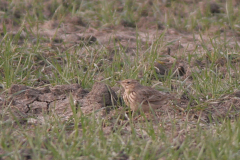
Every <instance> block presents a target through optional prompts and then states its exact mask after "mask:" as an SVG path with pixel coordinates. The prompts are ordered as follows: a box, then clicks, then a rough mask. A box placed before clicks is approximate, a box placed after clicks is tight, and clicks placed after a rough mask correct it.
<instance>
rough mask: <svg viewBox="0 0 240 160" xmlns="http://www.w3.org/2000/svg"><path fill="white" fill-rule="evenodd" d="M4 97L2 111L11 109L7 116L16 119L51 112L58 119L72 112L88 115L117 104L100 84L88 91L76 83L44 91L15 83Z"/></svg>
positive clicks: (113, 94) (112, 93)
mask: <svg viewBox="0 0 240 160" xmlns="http://www.w3.org/2000/svg"><path fill="white" fill-rule="evenodd" d="M6 97H9V98H5V97H4V96H3V95H2V96H1V101H0V102H1V103H0V105H1V107H2V108H3V109H2V112H3V111H4V108H7V107H4V106H10V108H9V109H10V113H11V114H10V115H13V116H14V117H15V118H27V117H29V116H34V117H39V116H40V117H42V116H43V114H49V113H50V112H54V113H55V114H56V115H57V116H59V117H61V118H64V119H68V118H69V117H71V116H72V115H73V111H81V113H83V114H90V113H92V112H93V111H96V110H99V109H101V108H104V107H107V106H112V105H115V104H116V102H117V95H116V93H115V92H114V91H113V90H112V89H111V87H109V86H107V85H106V84H104V83H99V82H96V83H95V84H94V85H93V88H92V90H91V91H90V92H89V91H87V90H85V89H83V88H82V87H81V86H80V85H79V84H71V85H57V86H54V87H43V88H31V87H28V86H24V85H18V84H14V85H12V86H11V88H10V89H9V92H8V95H7V96H6Z"/></svg>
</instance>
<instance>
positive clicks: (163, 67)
mask: <svg viewBox="0 0 240 160" xmlns="http://www.w3.org/2000/svg"><path fill="white" fill-rule="evenodd" d="M46 14H48V13H47V11H46ZM49 14H50V13H49ZM15 16H17V13H16V15H15ZM153 22H155V20H154V18H152V17H148V16H145V17H142V18H141V19H140V21H139V22H138V24H137V26H138V32H137V33H136V29H135V28H133V26H131V24H128V23H126V22H121V23H120V24H119V25H117V26H113V25H106V26H103V27H101V28H97V29H96V28H95V27H94V25H95V24H92V25H91V26H89V25H87V24H86V23H85V22H84V21H83V20H82V18H81V17H77V16H76V17H72V16H69V17H67V18H66V19H64V20H63V21H60V20H49V21H44V22H42V23H40V24H39V25H38V26H37V27H34V29H33V30H32V32H33V33H35V34H36V33H37V34H38V35H39V36H41V37H44V38H45V40H46V41H42V43H41V45H42V47H44V46H45V47H50V48H51V49H52V50H59V52H63V51H66V50H69V52H70V53H74V52H75V46H79V45H86V46H91V45H92V44H94V45H95V48H99V49H102V48H104V49H106V50H107V51H108V52H107V53H109V55H107V56H106V58H108V63H111V62H112V60H113V59H114V56H115V54H117V52H114V50H115V49H116V48H119V47H123V48H125V53H126V54H127V55H129V57H130V59H132V60H133V59H134V57H135V56H136V51H137V50H138V48H137V47H139V48H141V49H139V52H140V53H138V54H139V55H140V56H143V55H144V54H145V53H143V52H142V51H145V50H146V49H147V48H146V46H151V45H153V43H154V42H155V41H156V39H158V38H159V37H161V36H162V35H163V36H164V37H163V41H164V44H165V45H162V46H160V47H161V52H159V54H160V55H161V56H162V57H163V58H162V59H161V60H160V62H158V61H157V62H152V63H155V64H154V66H155V69H156V72H157V73H158V74H159V76H163V75H166V74H168V70H170V68H171V67H172V66H173V64H175V67H174V68H173V70H174V75H173V77H175V76H178V77H179V78H180V79H181V80H183V81H185V83H186V84H188V85H189V84H191V83H192V73H193V72H194V73H197V72H201V70H202V69H204V67H206V65H207V64H209V65H212V63H211V57H209V55H208V54H206V48H207V50H209V53H210V54H211V50H213V48H212V47H213V45H212V43H211V38H210V37H211V36H212V35H215V33H216V32H218V33H219V37H218V39H217V40H216V41H215V42H214V43H222V42H221V40H222V41H227V42H228V47H229V48H231V47H232V48H233V47H234V46H235V45H236V43H238V45H240V36H239V35H236V34H235V33H233V32H232V31H231V30H228V29H225V28H210V29H209V30H208V31H207V32H205V34H204V35H199V34H194V35H193V34H192V33H187V32H183V31H178V30H176V29H174V28H165V27H163V26H162V25H161V24H155V23H153ZM5 23H6V26H7V28H8V29H9V30H10V32H9V34H13V35H15V34H16V33H17V31H18V29H19V26H15V25H14V22H12V21H11V19H6V20H5ZM25 25H26V26H25V27H26V29H27V28H28V24H25ZM96 25H97V24H96ZM0 30H1V31H2V30H3V28H0ZM136 37H137V38H136ZM25 38H26V34H25V32H24V30H23V31H22V33H21V35H20V40H19V41H18V42H17V43H18V44H19V45H21V44H23V42H24V40H25ZM28 41H29V43H35V41H36V39H35V37H34V36H32V37H31V36H30V37H28ZM116 42H117V43H116ZM203 42H204V45H203ZM208 42H209V43H208ZM146 43H147V45H146ZM63 44H64V45H63ZM206 44H208V45H206ZM96 46H97V47H96ZM86 52H87V51H86V47H83V48H82V50H79V51H78V53H77V54H79V55H80V57H81V56H82V58H83V59H85V60H87V59H88V58H89V57H88V56H89V55H87V54H86ZM96 54H97V53H96ZM191 54H198V57H201V58H198V59H194V58H193V59H192V60H191V62H192V63H190V64H189V63H188V62H187V58H186V57H187V55H191ZM43 56H44V57H45V58H48V57H51V56H55V55H54V52H52V53H51V52H50V51H47V52H45V53H43ZM229 56H232V59H231V60H232V64H233V65H234V64H236V65H238V63H239V61H240V59H239V57H237V56H236V57H235V56H234V54H232V55H229ZM58 61H59V63H60V64H61V62H62V61H63V59H61V57H59V59H58ZM45 63H46V62H45V61H42V60H41V59H36V66H35V67H39V66H44V65H45ZM139 63H140V64H141V62H139ZM226 63H227V60H226V59H225V58H224V57H219V58H218V60H217V63H215V64H214V65H215V66H216V68H217V69H218V70H220V71H221V72H222V74H223V76H233V77H234V74H236V73H235V72H236V70H233V71H232V72H231V75H230V73H228V72H227V71H226V68H225V66H226ZM97 65H99V66H101V64H97ZM43 72H44V73H45V74H47V75H51V69H49V68H48V69H47V68H46V69H45V70H44V71H43ZM1 74H4V73H1ZM141 76H142V75H141V73H139V77H140V78H141ZM103 78H106V77H96V83H95V84H94V85H93V87H92V89H91V90H86V89H84V88H82V87H81V85H80V84H70V85H56V86H51V85H48V83H49V82H48V81H44V80H41V79H39V80H38V81H37V83H36V84H35V87H29V86H25V85H21V84H13V85H12V86H11V88H10V89H9V90H8V92H7V93H3V94H2V95H0V108H1V112H2V113H3V112H8V114H5V116H4V117H3V119H5V120H7V119H12V120H16V118H17V119H19V120H22V123H23V124H25V123H35V124H36V123H37V124H38V123H40V124H41V123H44V116H47V115H48V114H50V113H52V112H54V113H56V114H57V115H58V116H59V117H61V118H62V119H63V120H67V119H69V118H71V117H72V116H73V112H76V113H79V114H80V115H81V114H84V115H90V114H91V113H93V112H94V113H95V115H96V116H98V117H99V116H100V117H102V118H103V119H106V120H111V119H114V118H115V117H117V115H119V113H121V114H122V115H123V116H122V118H120V119H122V121H126V122H127V120H128V118H129V116H128V115H127V114H128V109H127V108H125V107H123V106H124V103H123V102H122V100H121V90H120V88H119V87H113V88H111V86H109V85H106V84H105V83H103V82H97V81H101V80H102V79H103ZM176 83H177V82H176ZM177 87H178V85H177V84H176V86H174V85H173V86H172V88H173V90H174V89H176V88H177ZM169 96H172V97H175V98H176V99H175V100H173V101H172V102H170V103H169V105H170V106H171V107H172V108H173V111H170V112H169V113H162V112H161V111H159V113H156V116H155V120H156V121H161V120H162V119H165V120H166V119H168V118H169V119H171V118H176V119H177V120H178V121H179V123H181V122H183V121H186V120H192V121H193V122H197V121H201V122H203V123H204V124H207V123H209V122H211V121H212V120H217V119H218V118H221V117H229V118H234V117H235V116H237V115H238V114H239V110H240V91H236V92H235V93H234V94H230V95H224V96H222V97H221V98H219V99H217V100H215V99H210V100H208V99H207V98H204V97H203V98H202V99H201V100H200V101H201V102H206V103H207V107H206V106H204V108H203V107H201V104H200V105H199V104H197V103H196V102H194V101H190V100H189V97H188V93H187V92H185V93H182V94H181V95H176V94H174V93H169ZM209 96H211V95H209ZM233 106H234V107H233ZM123 123H124V122H123ZM103 125H104V127H105V133H106V134H108V133H109V132H110V131H111V129H112V128H111V125H113V123H112V124H103ZM125 127H126V130H128V127H129V126H127V125H125ZM166 128H167V125H166ZM123 134H124V133H123Z"/></svg>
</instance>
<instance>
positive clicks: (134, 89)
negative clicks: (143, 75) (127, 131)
mask: <svg viewBox="0 0 240 160" xmlns="http://www.w3.org/2000/svg"><path fill="white" fill-rule="evenodd" d="M119 83H120V84H121V86H122V87H123V88H124V93H123V100H124V102H125V104H126V105H127V106H128V107H130V109H131V110H132V111H133V112H136V111H139V110H142V111H143V112H145V113H148V112H150V111H154V110H157V109H159V108H163V109H166V106H164V105H166V104H167V103H168V102H169V100H170V97H169V95H167V94H163V93H161V92H159V91H158V90H156V89H153V88H151V87H148V86H143V85H141V84H140V83H139V82H138V81H137V80H135V79H125V80H122V81H119Z"/></svg>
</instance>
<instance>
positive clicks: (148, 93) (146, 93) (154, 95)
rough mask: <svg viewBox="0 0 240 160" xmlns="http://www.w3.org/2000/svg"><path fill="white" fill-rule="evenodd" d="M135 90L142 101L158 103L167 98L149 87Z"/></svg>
mask: <svg viewBox="0 0 240 160" xmlns="http://www.w3.org/2000/svg"><path fill="white" fill-rule="evenodd" d="M137 91H138V92H137V94H138V95H139V97H142V101H144V102H143V103H154V102H156V103H158V102H159V101H163V100H165V99H166V98H167V96H166V95H163V94H161V93H160V92H159V91H157V90H155V89H153V88H151V87H141V89H140V88H139V89H138V90H137Z"/></svg>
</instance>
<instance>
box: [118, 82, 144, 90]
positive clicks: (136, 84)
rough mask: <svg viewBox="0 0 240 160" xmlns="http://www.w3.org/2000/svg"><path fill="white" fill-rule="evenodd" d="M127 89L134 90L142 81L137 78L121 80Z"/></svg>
mask: <svg viewBox="0 0 240 160" xmlns="http://www.w3.org/2000/svg"><path fill="white" fill-rule="evenodd" d="M119 83H120V84H121V85H122V86H123V88H124V89H125V91H132V90H133V89H134V88H135V87H136V86H138V85H140V83H139V82H138V81H137V80H135V79H125V80H123V81H120V82H119Z"/></svg>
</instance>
